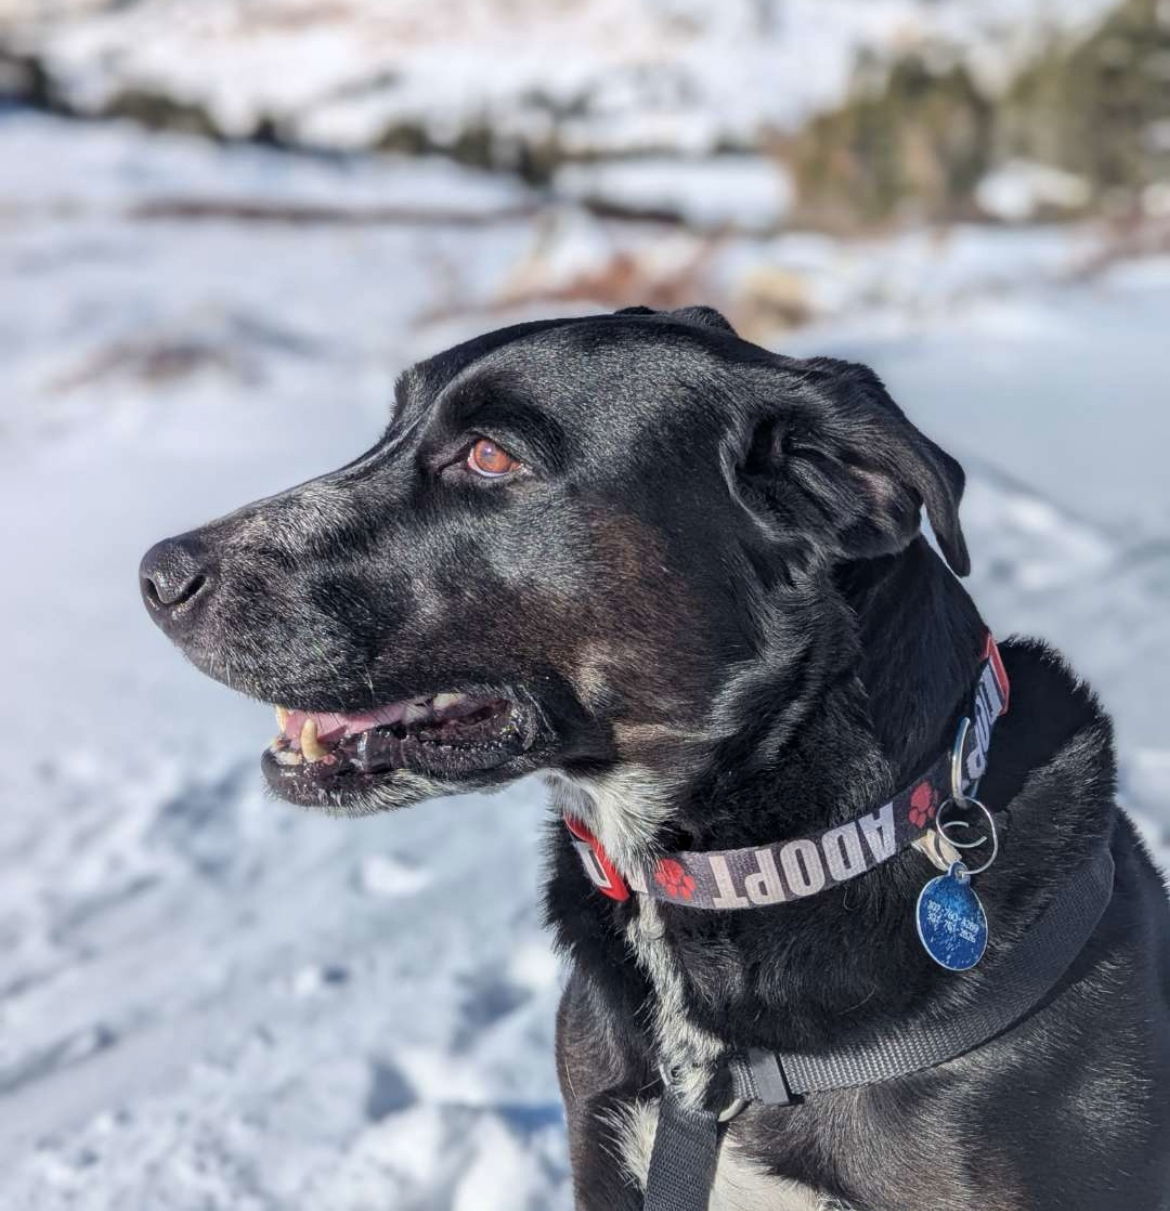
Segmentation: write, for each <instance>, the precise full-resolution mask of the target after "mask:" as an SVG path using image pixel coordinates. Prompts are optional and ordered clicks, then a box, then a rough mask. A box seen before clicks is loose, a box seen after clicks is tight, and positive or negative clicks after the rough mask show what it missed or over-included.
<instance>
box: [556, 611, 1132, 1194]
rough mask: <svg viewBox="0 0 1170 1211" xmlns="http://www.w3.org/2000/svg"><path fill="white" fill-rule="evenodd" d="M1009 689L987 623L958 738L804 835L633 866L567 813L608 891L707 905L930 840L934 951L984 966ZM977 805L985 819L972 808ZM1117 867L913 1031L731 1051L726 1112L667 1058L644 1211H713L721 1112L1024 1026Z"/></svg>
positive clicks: (1083, 879) (1089, 868) (1076, 892)
mask: <svg viewBox="0 0 1170 1211" xmlns="http://www.w3.org/2000/svg"><path fill="white" fill-rule="evenodd" d="M1009 693H1010V691H1009V686H1008V678H1007V674H1006V671H1005V670H1004V667H1003V662H1002V660H1001V659H1000V655H999V651H998V649H997V648H996V645H995V642H994V640H993V639H992V638H991V636H990V635H989V636H988V639H987V644H986V648H985V650H984V655H983V661H982V663H981V665H980V669H979V675H978V678H977V681H976V686H975V690H974V693H973V695H972V700H971V704H970V709H969V711H968V713H967V714H966V715H965V716H964V717H963V719H962V720H961V721H960V724H959V728H958V732H957V735H956V737H955V742H954V745H953V746H952V748H951V750H950V751H949V752H946V753H943V754H941V755H940V756H939V757H938V758H937V759H936V760H935V761H934V762H933V764H931V765H930V767H929V768H928V769H926V770H925V771H924V772H923V773H922V774H920V775H919V776H918V777H917V778H915V779H914V781H913V782H912V783H911V784H910V785H909V786H908V787H906V788H904V789H903V790H901V791H900V792H899V793H898V794H896V795H895V796H894V797H893V798H892V799H890V800H889V801H888V802H887V803H885V804H883V805H882V806H881V807H879V808H877V809H876V810H875V811H872V812H869V813H866V814H865V815H862V816H859V817H857V818H855V819H853V820H851V821H849V822H847V823H846V824H843V825H838V826H835V827H833V828H830V829H825V830H823V831H821V832H818V833H814V834H810V835H808V836H806V837H800V838H796V839H794V840H789V841H784V842H778V843H775V844H771V845H763V846H750V847H746V848H741V849H732V850H705V851H684V852H679V853H673V854H668V855H666V856H665V857H662V858H660V859H659V860H658V861H657V862H656V863H655V864H654V865H653V867H651V868H649V869H647V870H645V871H636V872H632V873H631V872H627V874H626V876H625V877H623V876H622V874H621V873H619V872H618V870H617V869H616V868H615V867H614V864H613V862H612V861H611V860H610V859H609V856H608V855H607V854H606V852H605V850H604V848H603V847H602V845H601V844H600V842H599V841H598V840H597V838H596V837H595V836H594V835H593V834H592V833H591V832H590V831H589V830H588V829H587V828H586V827H585V825H584V824H583V823H582V822H581V821H580V820H577V819H574V818H571V817H566V818H565V824H566V826H567V828H568V829H569V832H570V833H571V834H572V837H573V840H574V844H575V846H576V849H577V852H578V854H579V856H580V858H581V862H582V864H583V866H584V869H585V872H586V874H587V875H588V876H589V878H590V880H591V881H592V883H593V884H594V886H595V887H596V888H597V890H598V891H600V892H601V893H602V894H603V895H606V896H608V897H610V898H611V899H614V900H619V901H622V900H628V899H629V898H630V896H631V894H633V893H637V894H639V895H643V896H649V897H651V898H652V899H656V900H660V901H663V902H666V903H670V904H675V905H678V906H680V907H685V908H693V909H698V910H720V909H722V910H742V909H752V908H764V907H769V906H771V905H775V904H780V903H784V902H786V901H791V900H795V899H801V898H805V897H808V896H812V895H816V894H818V893H819V892H821V891H825V890H827V889H829V888H832V887H836V886H839V885H840V884H842V883H845V882H848V881H849V880H851V879H854V878H857V877H859V876H860V875H863V874H865V873H867V872H868V871H870V870H872V869H874V868H875V867H876V866H878V865H880V864H882V863H883V862H886V861H889V860H890V859H891V858H892V857H894V856H895V855H896V854H898V853H900V852H902V851H903V850H905V849H907V848H909V847H911V846H914V847H917V848H918V849H920V850H921V851H922V852H923V853H925V854H926V855H927V857H929V858H930V859H931V861H932V862H934V863H935V865H936V866H938V867H939V868H940V869H943V870H945V871H946V874H945V875H943V876H942V877H939V878H936V879H933V880H931V882H930V883H928V884H927V885H926V887H925V888H924V889H923V892H922V894H921V896H920V898H919V902H918V906H917V919H918V929H919V936H920V937H921V938H922V941H923V945H924V946H925V947H926V949H927V953H928V954H930V955H931V957H932V958H933V959H935V961H936V962H938V963H940V964H941V965H942V966H944V967H947V968H949V969H950V970H952V971H955V972H957V973H961V972H962V971H965V970H968V969H969V968H971V967H973V966H975V964H976V963H978V961H979V959H980V958H981V957H982V955H983V950H984V947H985V946H986V941H987V922H986V918H985V916H984V914H983V910H982V906H981V905H980V904H979V901H978V898H977V896H976V895H975V893H974V891H973V890H972V889H971V886H970V880H971V877H972V876H975V875H978V874H980V873H981V872H982V871H984V870H986V869H987V868H988V867H989V866H990V865H991V864H992V862H994V861H995V858H996V855H997V853H998V845H999V841H998V834H999V830H1000V829H1001V828H1002V827H1004V826H1005V825H1006V823H1007V813H1006V811H1000V812H997V813H992V812H991V811H989V810H988V809H987V808H986V807H985V806H984V805H983V804H982V803H981V802H980V801H979V800H978V799H977V798H975V797H974V796H975V791H976V788H977V787H978V783H979V780H980V778H982V776H983V774H984V772H985V770H986V768H987V755H988V751H989V748H990V744H991V736H992V732H993V730H994V727H995V723H996V721H997V720H998V719H999V718H1000V716H1002V715H1003V714H1004V713H1005V712H1006V710H1007V707H1008V701H1009ZM972 812H974V813H977V814H978V819H977V821H972V820H971V819H970V818H969V817H970V815H971V814H972ZM977 823H981V824H982V825H984V826H985V827H986V829H987V830H988V831H987V832H986V833H985V835H983V836H980V837H979V838H978V839H977V840H969V839H968V838H969V837H971V836H972V835H974V834H973V832H967V831H965V830H967V829H972V830H974V829H975V828H976V824H977ZM985 845H990V856H989V857H988V858H987V859H986V861H984V862H983V863H982V864H980V865H979V866H978V867H975V868H973V869H968V868H967V867H966V865H965V864H964V863H963V861H962V860H961V854H962V852H964V851H967V850H970V849H975V848H978V847H980V846H985ZM1113 878H1114V865H1113V858H1112V855H1111V854H1110V852H1109V849H1108V847H1107V846H1101V847H1100V848H1099V849H1098V850H1097V851H1096V852H1095V853H1094V855H1093V856H1092V857H1091V858H1090V859H1089V860H1088V861H1087V862H1085V863H1084V864H1083V865H1082V866H1081V867H1080V868H1079V869H1077V870H1075V871H1073V872H1072V874H1071V875H1070V876H1069V877H1068V878H1067V879H1066V880H1065V881H1064V883H1063V884H1062V886H1061V887H1060V889H1059V891H1058V892H1057V894H1056V896H1055V897H1054V898H1053V899H1052V901H1051V902H1050V903H1049V905H1048V907H1047V908H1046V909H1045V910H1044V912H1043V914H1042V915H1041V916H1040V918H1039V919H1038V920H1037V921H1036V922H1035V923H1034V924H1033V925H1032V926H1031V928H1030V929H1029V931H1028V932H1027V934H1025V935H1024V937H1023V938H1022V939H1021V940H1020V941H1019V942H1017V943H1016V944H1015V945H1014V946H1013V947H1012V948H1011V950H1010V951H1009V952H1008V953H1007V955H1005V956H1004V958H1003V959H1002V960H1000V961H999V962H998V963H997V965H996V968H995V971H994V981H993V983H992V985H991V986H990V987H989V989H988V995H985V996H981V997H979V998H977V999H973V1000H972V1001H971V1002H970V1003H968V1004H966V1005H965V1006H964V1007H963V1008H962V1009H960V1010H958V1011H954V1010H951V1011H949V1012H948V1013H947V1014H946V1015H942V1014H940V1013H938V1012H937V1011H935V1012H933V1013H930V1012H928V1013H923V1014H920V1015H918V1016H917V1017H916V1018H914V1019H913V1020H911V1021H909V1022H908V1023H906V1024H905V1025H904V1026H903V1027H902V1028H900V1029H897V1030H893V1031H889V1030H886V1031H883V1033H882V1034H881V1035H880V1036H876V1037H874V1036H871V1037H868V1038H860V1039H856V1040H853V1041H848V1042H846V1043H844V1044H842V1045H839V1046H837V1047H835V1048H833V1049H831V1050H828V1051H816V1052H770V1051H762V1050H756V1049H751V1050H747V1051H742V1052H737V1053H734V1054H732V1055H731V1056H730V1057H729V1058H728V1059H727V1061H726V1069H727V1076H728V1078H729V1081H730V1085H731V1093H732V1100H731V1103H730V1105H729V1106H728V1107H727V1108H726V1109H724V1110H723V1111H719V1110H715V1109H709V1108H707V1107H706V1106H698V1107H696V1106H692V1105H689V1104H685V1103H684V1102H683V1101H681V1100H680V1099H679V1098H678V1097H677V1095H676V1085H677V1080H676V1079H674V1078H676V1077H677V1076H678V1075H679V1074H672V1073H670V1072H666V1071H664V1072H663V1074H662V1079H663V1087H664V1091H663V1096H662V1100H661V1103H660V1109H659V1118H658V1127H657V1132H656V1134H655V1138H654V1147H653V1150H652V1152H651V1157H650V1170H649V1176H648V1178H647V1183H646V1197H645V1202H644V1209H645V1211H707V1207H708V1203H709V1200H710V1192H711V1187H712V1183H713V1181H714V1176H715V1167H716V1163H717V1161H718V1153H719V1144H720V1139H721V1135H722V1130H723V1124H725V1123H727V1122H729V1121H730V1120H731V1119H733V1118H735V1117H736V1116H737V1115H738V1114H740V1113H741V1112H742V1111H743V1110H744V1109H745V1108H746V1107H747V1106H748V1105H750V1104H751V1103H752V1102H759V1103H761V1104H763V1105H766V1106H791V1107H796V1106H798V1105H799V1104H800V1102H801V1101H802V1100H803V1098H804V1096H805V1095H806V1094H816V1093H824V1092H829V1091H832V1090H837V1089H846V1088H851V1087H856V1086H860V1085H869V1084H875V1083H878V1082H881V1081H888V1080H892V1079H894V1078H896V1077H901V1076H909V1075H910V1074H912V1073H916V1072H922V1071H924V1070H926V1069H928V1068H933V1067H935V1066H936V1065H938V1064H942V1063H945V1062H947V1061H949V1060H954V1059H957V1058H958V1057H959V1056H962V1055H965V1054H966V1053H968V1052H970V1051H973V1050H975V1049H976V1048H978V1047H980V1046H982V1045H983V1044H984V1043H987V1042H989V1041H990V1040H991V1039H993V1038H995V1037H996V1036H997V1035H999V1034H1001V1033H1003V1032H1004V1031H1005V1030H1007V1029H1008V1028H1009V1027H1011V1026H1013V1025H1015V1024H1016V1023H1018V1022H1019V1021H1020V1020H1021V1019H1023V1018H1024V1017H1025V1016H1026V1015H1027V1014H1028V1013H1029V1011H1031V1010H1033V1009H1034V1008H1035V1007H1036V1006H1037V1005H1038V1004H1039V1003H1040V1002H1041V1001H1042V1000H1043V999H1044V997H1045V996H1047V995H1048V994H1049V993H1050V992H1051V991H1052V990H1053V989H1054V988H1055V986H1056V985H1057V983H1058V981H1059V980H1060V979H1061V977H1062V976H1063V975H1064V974H1065V972H1066V971H1067V970H1068V968H1069V967H1070V966H1071V964H1072V962H1073V960H1074V959H1075V958H1076V956H1077V955H1078V954H1079V953H1080V952H1081V950H1082V949H1083V948H1084V946H1085V944H1086V943H1087V942H1088V940H1089V938H1090V937H1091V936H1092V934H1093V931H1094V930H1095V929H1096V927H1097V925H1098V923H1099V922H1100V920H1101V917H1102V915H1103V914H1104V912H1105V909H1106V907H1107V906H1108V904H1109V900H1110V898H1111V896H1112V893H1113ZM956 978H962V977H961V974H960V975H957V976H956Z"/></svg>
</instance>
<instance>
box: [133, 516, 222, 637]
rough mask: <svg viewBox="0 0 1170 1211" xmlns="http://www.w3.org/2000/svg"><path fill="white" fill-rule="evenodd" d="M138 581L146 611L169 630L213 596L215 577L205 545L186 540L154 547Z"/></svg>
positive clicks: (143, 563) (144, 563) (140, 568)
mask: <svg viewBox="0 0 1170 1211" xmlns="http://www.w3.org/2000/svg"><path fill="white" fill-rule="evenodd" d="M138 580H139V585H140V587H141V589H142V599H143V601H145V602H146V606H147V609H149V610H150V612H151V614H152V615H153V616H154V619H155V621H156V622H157V623H158V624H159V626H161V627H162V628H163V629H164V630H169V629H171V628H172V627H174V626H176V625H177V624H178V623H179V622H180V621H182V620H185V619H187V618H189V617H190V616H191V615H192V613H193V612H194V610H195V608H196V607H197V606H198V605H199V604H201V603H202V602H203V601H204V600H205V599H206V598H207V597H209V596H210V595H211V591H212V588H213V587H214V583H215V575H214V569H213V567H212V561H211V559H210V558H209V556H208V553H207V551H206V549H205V548H204V546H203V544H202V543H200V542H198V541H197V540H196V539H193V538H190V537H186V536H184V537H180V538H166V539H164V540H163V541H162V542H159V543H155V545H154V546H153V547H151V548H150V550H149V551H147V552H146V554H145V555H144V556H143V559H142V563H141V565H140V566H139V569H138Z"/></svg>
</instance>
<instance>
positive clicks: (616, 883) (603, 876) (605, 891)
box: [565, 816, 630, 901]
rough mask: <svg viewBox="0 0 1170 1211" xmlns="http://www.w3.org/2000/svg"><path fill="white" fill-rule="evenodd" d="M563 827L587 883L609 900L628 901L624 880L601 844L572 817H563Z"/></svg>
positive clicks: (627, 890) (628, 893) (628, 891)
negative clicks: (575, 852)
mask: <svg viewBox="0 0 1170 1211" xmlns="http://www.w3.org/2000/svg"><path fill="white" fill-rule="evenodd" d="M565 827H566V828H567V829H568V830H569V833H570V834H571V835H572V837H573V844H574V845H575V846H576V848H577V853H578V854H579V855H580V857H581V865H582V866H584V867H585V873H586V874H587V875H588V876H589V881H590V882H591V883H592V884H593V886H594V887H596V888H597V890H598V891H599V892H601V894H602V895H603V896H609V898H610V899H611V900H618V901H621V900H628V899H629V898H630V888H629V885H628V884H627V883H626V881H625V879H623V878H622V877H621V875H620V874H618V872H617V868H616V867H615V866H614V864H613V862H611V861H610V857H609V854H607V853H606V852H605V850H604V849H603V848H602V845H601V842H600V841H598V839H597V838H596V837H595V836H594V835H593V834H592V833H591V832H590V831H589V830H588V829H587V828H586V827H585V825H584V824H582V823H581V821H580V820H577V819H575V818H574V817H573V816H566V817H565Z"/></svg>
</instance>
